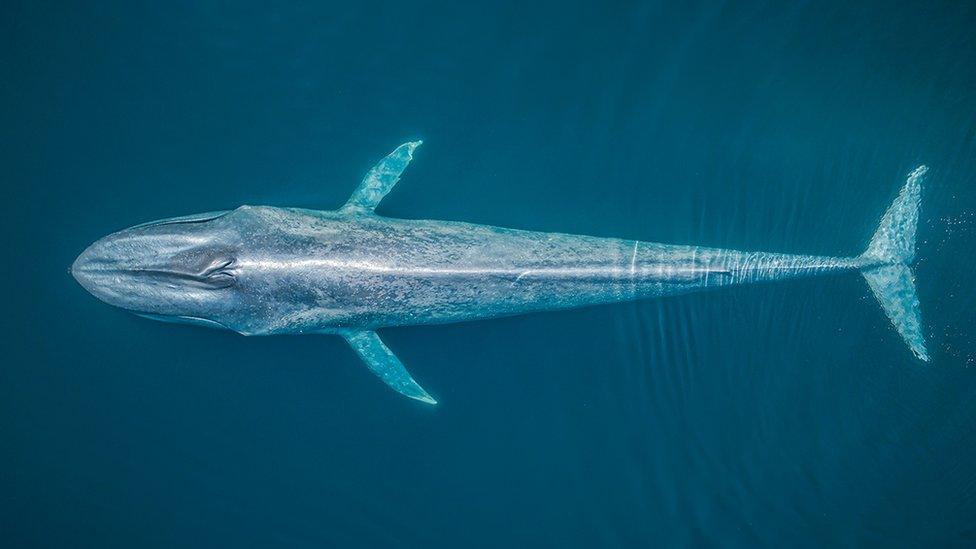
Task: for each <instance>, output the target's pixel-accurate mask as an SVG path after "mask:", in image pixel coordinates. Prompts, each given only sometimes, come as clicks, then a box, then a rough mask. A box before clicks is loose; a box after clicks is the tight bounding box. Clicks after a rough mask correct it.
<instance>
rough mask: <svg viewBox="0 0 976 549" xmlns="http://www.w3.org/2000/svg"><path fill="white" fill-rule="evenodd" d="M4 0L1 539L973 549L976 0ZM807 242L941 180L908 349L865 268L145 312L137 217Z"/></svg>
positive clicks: (868, 224) (819, 246) (850, 232)
mask: <svg viewBox="0 0 976 549" xmlns="http://www.w3.org/2000/svg"><path fill="white" fill-rule="evenodd" d="M845 4H846V3H836V5H834V6H830V5H826V4H815V3H795V4H787V3H768V4H759V3H752V4H748V5H739V6H730V5H720V4H698V5H696V6H674V5H669V4H656V3H640V4H615V5H606V4H604V3H587V4H580V3H566V2H561V3H553V4H548V5H546V4H541V3H539V4H533V3H526V2H522V3H511V4H501V3H496V4H484V5H478V6H465V5H462V4H457V5H439V4H434V3H410V4H403V5H396V4H389V5H383V4H365V3H364V4H356V5H353V4H349V5H344V6H330V5H318V6H297V5H293V6H290V7H273V6H267V5H260V4H246V5H244V4H237V5H234V6H231V5H225V4H217V3H196V4H193V5H190V4H178V5H171V4H166V5H163V4H160V5H158V6H152V5H141V6H140V5H136V4H135V3H122V4H116V3H95V4H92V5H88V6H85V8H84V9H80V8H70V7H66V6H60V5H56V4H46V3H40V2H30V3H26V2H22V3H21V2H15V3H12V4H6V5H5V6H4V7H3V10H2V12H0V13H3V17H2V18H0V41H2V42H0V43H2V44H3V47H2V49H0V70H2V71H3V72H2V74H3V77H2V78H0V105H2V108H0V109H2V110H0V113H2V115H3V117H2V124H0V135H2V137H3V140H2V142H3V144H4V145H3V147H2V148H0V158H2V160H3V166H4V168H5V169H4V171H3V173H4V175H3V181H4V189H5V190H6V193H5V195H4V201H3V206H2V207H3V212H2V214H3V215H2V216H0V224H2V229H3V234H4V237H5V238H4V243H5V247H4V250H5V251H6V254H7V257H6V261H5V265H6V266H5V268H4V269H2V274H0V276H2V281H3V282H4V287H5V288H7V289H8V291H7V295H6V300H5V301H6V305H7V306H6V308H7V311H8V314H7V315H6V316H5V318H4V319H3V326H2V328H3V333H4V336H3V339H2V342H3V351H4V352H3V357H4V358H3V362H2V366H0V436H2V440H3V444H0V545H3V546H5V547H7V546H10V547H21V546H25V547H29V546H51V547H60V546H76V547H80V546H91V547H105V546H123V547H133V546H136V547H150V546H169V547H172V546H178V547H189V546H202V547H212V546H230V545H234V546H255V547H269V546H277V547H295V546H312V547H314V546H329V547H333V546H349V547H354V546H365V547H389V546H404V547H411V546H420V545H423V546H428V547H498V546H513V545H514V546H545V547H593V546H622V547H646V546H662V545H663V546H680V545H706V544H707V545H722V546H744V547H754V546H767V547H782V546H835V545H844V546H849V545H869V546H873V545H892V544H895V545H908V546H921V545H933V544H953V545H959V546H972V545H974V544H976V465H974V459H976V422H974V421H973V419H974V417H976V369H974V365H976V321H974V318H976V317H974V315H973V310H974V305H976V292H974V284H973V279H972V275H971V268H972V265H973V264H974V263H976V252H974V249H976V248H974V243H976V238H974V237H976V213H974V212H976V37H974V34H973V33H972V28H973V27H974V24H976V9H974V8H973V7H971V6H965V5H963V4H962V3H945V4H943V5H933V4H931V3H917V4H915V5H911V4H908V3H904V4H901V5H898V6H893V5H890V3H885V2H877V3H864V4H860V5H858V6H856V7H852V6H849V5H845ZM416 138H422V139H424V142H425V143H424V146H423V148H422V149H420V150H419V151H418V153H417V155H416V157H415V159H414V161H413V162H412V163H411V165H410V167H409V169H408V171H407V172H406V174H405V176H404V178H403V180H402V181H401V182H400V183H399V184H398V186H397V188H396V189H395V190H394V192H392V193H391V194H390V195H389V196H388V197H387V198H386V199H385V200H384V202H383V204H382V205H381V208H380V211H381V213H383V214H384V215H388V216H396V217H404V218H432V219H447V220H462V221H470V222H475V223H484V224H491V225H500V226H505V227H512V228H519V229H530V230H539V231H559V232H571V233H580V234H590V235H596V236H614V237H622V238H633V239H641V240H649V241H657V242H667V243H676V244H697V245H704V246H716V247H726V248H734V249H744V250H765V251H771V252H785V253H802V254H815V255H855V254H857V253H860V252H861V251H862V250H863V249H864V247H865V246H866V245H867V243H868V240H869V239H870V237H871V234H872V232H873V231H874V229H875V227H876V226H877V223H878V220H879V219H880V217H881V215H882V213H883V212H884V210H885V208H887V207H888V205H889V204H890V203H891V201H892V200H893V198H894V197H895V195H896V193H897V192H898V189H899V188H900V187H901V185H902V184H903V182H904V179H905V176H906V175H907V174H908V173H909V172H910V171H911V170H912V169H913V168H914V167H915V166H916V165H918V164H922V163H924V164H927V165H928V166H929V167H930V172H929V175H928V180H927V182H926V186H925V189H924V192H923V195H922V218H921V223H920V226H919V235H918V238H919V240H918V258H919V259H918V260H917V262H916V264H915V265H914V270H915V273H916V286H917V289H918V294H919V299H920V302H921V307H922V315H923V323H924V325H923V331H924V332H925V334H926V336H927V337H928V341H929V353H930V355H931V357H932V360H931V362H929V363H921V362H919V361H918V360H916V359H915V358H914V357H913V356H912V354H911V352H910V351H909V350H908V349H907V347H906V346H905V345H904V344H903V342H902V341H901V340H900V338H899V337H898V335H897V334H896V333H895V332H894V330H893V329H892V328H891V326H890V325H889V323H888V321H887V319H885V317H884V315H883V313H882V311H881V309H880V307H879V306H878V305H877V303H876V302H875V301H874V299H873V298H872V297H871V296H870V292H869V290H868V288H867V286H866V284H865V283H864V281H863V280H862V279H861V278H860V277H859V276H857V275H855V274H846V275H838V276H832V277H824V278H813V279H807V280H799V281H787V282H781V283H771V284H765V285H752V286H743V287H738V288H731V289H723V290H719V291H715V292H710V293H703V294H696V295H688V296H680V297H671V298H665V299H661V300H652V301H643V302H637V303H628V304H621V305H612V306H601V307H594V308H587V309H580V310H574V311H568V312H557V313H544V314H534V315H528V316H521V317H512V318H505V319H498V320H491V321H481V322H470V323H464V324H456V325H447V326H434V327H411V328H398V329H389V330H385V331H382V332H381V334H382V336H383V338H384V340H385V341H386V342H387V343H388V345H389V346H390V347H391V348H393V349H394V350H395V351H396V353H397V354H398V355H399V356H400V358H401V359H402V360H403V362H404V363H406V364H407V365H408V366H409V368H410V370H411V372H412V373H413V374H414V376H415V377H416V378H417V379H418V380H420V381H421V382H422V383H423V385H424V386H425V388H427V389H428V390H430V391H431V392H432V393H434V394H435V396H436V397H437V399H438V401H439V402H440V404H438V406H437V407H436V408H429V407H426V406H424V405H423V404H421V403H417V402H413V401H409V400H407V399H405V398H403V397H402V396H400V395H397V394H396V393H394V392H393V391H390V390H389V389H388V388H387V387H385V386H384V385H383V384H382V383H379V382H378V381H377V380H376V379H375V378H374V377H373V376H372V374H371V373H369V372H368V371H367V370H366V368H364V367H363V366H362V365H361V364H360V363H359V361H358V359H357V358H356V357H355V356H354V354H353V353H352V351H350V350H349V348H348V346H347V345H346V344H345V343H344V342H343V341H342V340H341V339H339V338H335V337H325V336H322V337H314V336H313V337H297V336H296V337H269V338H243V337H241V336H238V335H235V334H232V333H225V332H219V331H213V330H204V329H200V328H193V327H185V326H175V325H166V324H160V323H155V322H150V321H148V320H144V319H140V318H136V317H133V316H131V315H128V314H126V313H124V312H121V311H119V310H116V309H113V308H111V307H109V306H107V305H105V304H102V303H100V302H98V301H97V300H95V299H94V298H93V297H91V296H90V295H88V294H87V293H86V292H85V291H84V290H83V289H82V288H81V287H80V286H78V285H77V284H76V283H75V282H74V280H72V278H71V277H70V275H69V274H68V267H69V265H70V264H71V262H72V261H73V260H74V258H75V256H77V254H78V253H80V252H81V251H82V250H83V249H84V248H85V246H87V245H88V244H89V243H91V242H92V241H93V240H95V239H96V238H98V237H101V236H103V235H105V234H107V233H110V232H112V231H115V230H118V229H121V228H123V227H126V226H129V225H133V224H136V223H139V222H143V221H147V220H152V219H158V218H163V217H170V216H174V215H181V214H188V213H194V212H202V211H211V210H222V209H227V208H233V207H236V206H238V205H240V204H267V205H276V206H298V207H306V208H316V209H330V208H334V207H338V206H339V205H341V204H342V203H343V202H344V201H345V200H346V198H347V197H348V196H349V193H350V192H351V191H352V189H354V188H355V186H356V185H357V184H358V183H359V181H360V179H361V177H362V175H363V173H364V172H365V171H366V170H367V169H369V167H370V166H372V165H373V164H374V163H375V162H376V161H377V160H378V159H379V158H380V157H382V155H383V154H385V153H386V152H388V151H389V150H391V149H392V148H393V147H394V146H396V145H397V144H399V143H401V142H404V141H407V140H408V139H416Z"/></svg>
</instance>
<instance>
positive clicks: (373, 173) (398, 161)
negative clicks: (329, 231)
mask: <svg viewBox="0 0 976 549" xmlns="http://www.w3.org/2000/svg"><path fill="white" fill-rule="evenodd" d="M421 143H423V141H408V142H407V143H404V144H403V145H400V146H399V147H397V148H396V150H394V151H393V152H391V153H390V154H388V155H386V158H384V159H383V160H380V161H379V163H378V164H376V165H375V166H373V168H372V169H371V170H369V171H368V172H366V177H364V178H363V182H362V183H360V184H359V187H357V188H356V190H355V191H353V193H352V196H350V197H349V201H348V202H346V204H345V206H343V207H342V210H341V211H343V212H345V213H359V214H364V213H365V214H370V213H373V210H375V209H376V205H377V204H379V203H380V200H383V197H384V196H386V194H387V193H388V192H390V190H391V189H393V186H394V185H396V183H397V181H399V180H400V174H401V173H403V170H404V169H406V167H407V164H409V163H410V161H411V160H413V151H414V150H415V149H416V148H417V147H419V146H420V144H421Z"/></svg>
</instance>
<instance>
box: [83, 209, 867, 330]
mask: <svg viewBox="0 0 976 549" xmlns="http://www.w3.org/2000/svg"><path fill="white" fill-rule="evenodd" d="M208 217H211V215H208V214H204V215H202V216H198V217H190V218H183V220H180V219H177V220H173V221H162V222H158V223H155V224H147V225H144V226H139V227H135V228H132V229H127V230H124V231H121V232H118V233H115V234H112V235H109V236H108V237H106V238H104V239H102V240H100V241H98V242H96V243H95V244H93V245H92V246H91V247H90V248H89V249H88V250H86V251H85V252H84V253H83V254H82V255H81V256H80V257H79V258H78V260H77V261H76V263H75V266H74V272H75V275H76V277H78V279H79V280H80V281H81V283H82V284H83V285H84V286H85V287H86V288H87V289H88V290H89V291H91V292H92V293H93V294H95V295H96V296H98V297H99V298H101V299H103V300H104V301H106V302H108V303H110V304H112V305H116V306H119V307H123V308H125V309H130V310H132V311H135V312H138V313H144V314H150V315H157V317H168V318H170V319H172V320H177V321H179V320H184V321H192V320H194V319H200V320H202V321H204V322H207V321H209V322H208V323H216V324H218V325H220V326H223V327H226V328H229V329H231V330H235V331H237V332H240V333H242V334H246V335H267V334H290V333H313V332H320V333H327V332H330V331H334V329H336V328H368V329H374V328H379V327H386V326H402V325H413V324H436V323H446V322H459V321H464V320H474V319H479V318H489V317H496V316H502V315H514V314H520V313H527V312H532V311H542V310H553V309H564V308H570V307H579V306H584V305H591V304H598V303H610V302H615V301H623V300H630V299H639V298H647V297H657V296H665V295H673V294H679V293H686V292H691V291H696V290H703V289H706V288H711V287H718V286H729V285H732V284H739V283H745V282H756V281H761V280H776V279H783V278H790V277H796V276H805V275H812V274H820V273H824V272H828V271H834V270H841V269H854V268H857V266H858V265H859V263H858V260H857V259H854V258H848V259H845V258H831V257H815V256H800V255H786V254H769V253H745V252H737V251H732V250H720V249H714V248H700V247H692V246H672V245H665V244H654V243H647V242H637V241H633V240H619V239H612V238H594V237H589V236H575V235H566V234H557V233H540V232H530V231H517V230H511V229H502V228H497V227H489V226H484V225H473V224H468V223H455V222H447V221H419V220H418V221H411V220H402V219H390V218H385V217H381V216H377V215H373V214H365V215H363V214H352V215H349V214H344V213H341V212H321V211H312V210H300V209H291V208H272V207H264V206H256V207H255V206H242V207H240V208H238V209H236V210H233V211H231V212H227V213H222V214H217V215H216V216H214V217H212V218H210V219H208ZM186 219H190V220H189V221H188V220H186ZM193 219H203V220H193ZM120 258H121V260H120ZM107 279H111V280H107Z"/></svg>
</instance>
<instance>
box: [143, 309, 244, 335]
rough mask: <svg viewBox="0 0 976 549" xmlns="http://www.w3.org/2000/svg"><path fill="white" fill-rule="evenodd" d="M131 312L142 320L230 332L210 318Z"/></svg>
mask: <svg viewBox="0 0 976 549" xmlns="http://www.w3.org/2000/svg"><path fill="white" fill-rule="evenodd" d="M130 311H131V312H132V313H133V314H134V315H136V316H141V317H142V318H148V319H150V320H157V321H159V322H169V323H171V324H193V325H196V326H205V327H207V328H219V329H223V330H230V328H228V327H227V326H225V325H223V324H221V323H220V322H217V321H216V320H210V319H209V318H202V317H199V316H190V315H161V314H156V313H144V312H139V311H134V310H131V309H130Z"/></svg>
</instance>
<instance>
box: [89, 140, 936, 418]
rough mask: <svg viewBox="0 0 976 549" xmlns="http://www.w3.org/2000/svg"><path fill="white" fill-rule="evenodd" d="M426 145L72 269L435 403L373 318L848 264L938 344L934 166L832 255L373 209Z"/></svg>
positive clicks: (161, 230) (664, 289) (462, 311)
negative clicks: (331, 184) (934, 331)
mask: <svg viewBox="0 0 976 549" xmlns="http://www.w3.org/2000/svg"><path fill="white" fill-rule="evenodd" d="M420 143H421V142H420V141H416V142H410V143H405V144H403V145H401V146H400V147H398V148H397V149H396V150H395V151H393V152H392V153H391V154H390V155H388V156H387V157H386V158H385V159H383V160H382V161H381V162H380V163H379V164H377V166H376V167H374V168H373V169H372V170H370V171H369V173H368V174H367V175H366V177H365V178H364V180H363V182H362V183H361V184H360V186H359V187H358V188H357V189H356V191H355V192H354V193H353V195H352V197H351V198H350V199H349V201H348V202H347V203H346V205H345V206H343V207H342V208H341V209H339V210H336V211H313V210H303V209H296V208H275V207H268V206H241V207H240V208H237V209H236V210H233V211H228V212H213V213H207V214H201V215H198V216H187V217H182V218H174V219H170V220H163V221H159V222H155V223H148V224H144V225H139V226H136V227H133V228H131V229H126V230H124V231H120V232H118V233H115V234H112V235H109V236H107V237H105V238H103V239H101V240H99V241H98V242H96V243H94V244H93V245H92V246H91V247H89V248H88V249H87V250H86V251H85V252H84V253H82V254H81V256H79V258H78V260H76V262H75V264H74V266H73V268H72V270H73V273H74V274H75V277H76V278H77V279H78V280H79V282H81V284H82V285H84V286H85V288H86V289H88V290H89V291H90V292H91V293H93V294H94V295H96V296H97V297H99V298H100V299H102V300H104V301H106V302H108V303H110V304H113V305H117V306H119V307H123V308H126V309H129V310H132V311H134V312H137V313H138V314H142V315H144V316H150V317H152V318H155V319H159V320H166V321H174V322H186V323H195V324H203V325H208V326H216V327H223V328H227V329H231V330H235V331H237V332H240V333H242V334H245V335H272V334H293V333H301V334H307V333H331V334H337V335H342V336H343V337H345V338H346V340H347V341H348V342H349V344H350V345H351V346H352V347H353V349H354V350H356V352H357V353H358V354H359V355H360V357H361V358H362V359H363V360H364V361H365V362H366V363H367V365H369V367H370V368H371V369H372V370H373V371H374V372H375V373H376V374H377V375H378V376H379V377H380V378H381V379H383V381H385V382H386V383H387V384H388V385H390V386H391V387H393V388H394V389H396V390H397V391H399V392H401V393H403V394H405V395H407V396H410V397H411V398H415V399H418V400H421V401H423V402H427V403H435V401H434V399H433V398H432V397H431V396H430V395H429V394H428V393H427V392H426V391H424V390H423V389H422V388H420V386H419V385H417V383H416V382H415V381H414V380H413V378H412V377H410V374H409V373H407V371H406V370H405V369H404V368H403V365H402V364H401V363H400V361H399V360H397V358H396V356H394V355H393V353H392V352H391V351H390V350H389V348H387V347H386V345H384V344H383V343H382V341H380V340H379V338H378V337H377V336H376V334H375V332H374V330H376V329H377V328H382V327H392V326H403V325H416V324H438V323H447V322H460V321H465V320H473V319H482V318H490V317H497V316H504V315H515V314H522V313H528V312H533V311H546V310H556V309H566V308H571V307H581V306H586V305H593V304H600V303H611V302H618V301H624V300H632V299H643V298H650V297H659V296H666V295H675V294H681V293H687V292H693V291H699V290H705V289H709V288H718V287H724V286H731V285H736V284H745V283H753V282H762V281H773V280H783V279H788V278H795V277H802V276H810V275H819V274H826V273H833V272H841V271H852V270H860V271H862V272H863V273H864V275H865V277H866V278H867V280H868V282H869V284H870V286H871V289H872V290H873V292H874V294H875V295H876V296H877V298H878V300H879V301H880V302H881V303H882V305H883V307H884V309H885V311H886V313H887V314H888V316H889V318H890V319H891V321H892V323H893V324H894V326H895V327H896V329H897V330H898V331H899V333H900V334H901V335H902V337H904V338H905V340H906V341H907V342H908V344H909V346H910V347H911V348H912V350H913V351H914V352H915V353H916V355H918V356H919V357H920V358H922V359H927V358H928V355H927V353H926V352H925V346H924V338H923V337H922V334H921V324H920V320H919V318H920V317H919V313H918V301H917V299H916V298H915V291H914V286H913V285H912V280H911V271H910V270H909V268H908V267H907V264H908V263H909V262H910V261H911V260H912V258H913V257H914V253H915V228H916V226H917V219H918V208H919V203H920V193H921V180H922V178H923V176H924V174H925V168H924V167H920V168H918V169H917V170H915V171H914V172H912V174H911V176H909V178H908V182H907V183H906V185H905V187H904V188H903V189H902V192H901V194H900V195H899V197H898V198H897V199H896V200H895V203H894V204H893V205H892V206H891V208H889V210H888V212H887V213H886V214H885V215H884V217H883V218H882V222H881V226H880V227H879V229H878V231H877V233H876V234H875V236H874V238H873V239H872V240H871V243H870V245H869V246H868V249H867V251H866V252H865V253H864V254H863V255H861V256H859V257H823V256H808V255H791V254H780V253H767V252H740V251H735V250H725V249H717V248H704V247H697V246H683V245H669V244H657V243H651V242H638V241H634V240H620V239H612V238H596V237H590V236H580V235H568V234H558V233H539V232H530V231H520V230H514V229H504V228H499V227H490V226H484V225H473V224H469V223H459V222H449V221H428V220H404V219H391V218H386V217H382V216H378V215H376V214H375V213H374V212H373V210H374V209H375V207H376V205H377V204H378V203H379V201H380V200H382V198H383V197H384V196H385V195H386V194H387V193H388V192H389V191H390V189H392V187H393V185H394V184H395V183H396V182H397V180H398V179H399V177H400V174H401V173H402V171H403V170H404V168H405V167H406V166H407V164H408V163H409V162H410V160H411V159H412V158H413V154H414V152H415V150H416V148H417V147H418V146H419V145H420Z"/></svg>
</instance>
